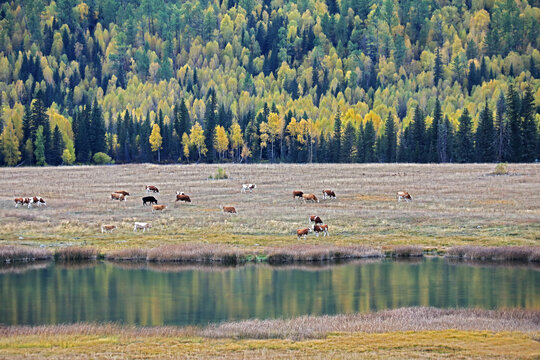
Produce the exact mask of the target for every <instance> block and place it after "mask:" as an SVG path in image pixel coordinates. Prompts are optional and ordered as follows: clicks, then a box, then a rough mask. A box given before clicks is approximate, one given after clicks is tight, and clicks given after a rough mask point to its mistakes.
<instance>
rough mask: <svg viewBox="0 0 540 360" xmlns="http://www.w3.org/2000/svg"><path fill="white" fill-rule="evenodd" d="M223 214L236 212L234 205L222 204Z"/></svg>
mask: <svg viewBox="0 0 540 360" xmlns="http://www.w3.org/2000/svg"><path fill="white" fill-rule="evenodd" d="M222 209H223V213H224V214H238V213H237V212H236V209H235V208H234V206H222Z"/></svg>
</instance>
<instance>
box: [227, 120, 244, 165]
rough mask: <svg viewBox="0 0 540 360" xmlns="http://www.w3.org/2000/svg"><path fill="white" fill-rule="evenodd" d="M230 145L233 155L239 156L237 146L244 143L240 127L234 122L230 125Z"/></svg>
mask: <svg viewBox="0 0 540 360" xmlns="http://www.w3.org/2000/svg"><path fill="white" fill-rule="evenodd" d="M230 132H231V147H232V150H233V157H239V155H240V154H239V151H238V150H239V148H240V146H242V145H244V137H243V136H242V128H241V127H240V125H239V124H238V123H237V122H235V123H233V124H232V125H231V130H230Z"/></svg>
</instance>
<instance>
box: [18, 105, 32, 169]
mask: <svg viewBox="0 0 540 360" xmlns="http://www.w3.org/2000/svg"><path fill="white" fill-rule="evenodd" d="M34 133H35V128H34V126H33V124H32V112H31V110H30V104H29V103H28V104H26V105H25V107H24V117H23V139H22V142H21V146H22V148H21V150H22V151H23V160H24V162H25V163H26V164H27V165H30V164H31V163H32V159H33V158H34V154H33V151H32V152H30V153H27V152H26V151H24V148H25V147H26V142H27V141H28V140H30V144H32V139H33V138H34ZM27 155H30V157H27Z"/></svg>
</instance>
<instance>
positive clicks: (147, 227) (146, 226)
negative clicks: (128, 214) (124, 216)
mask: <svg viewBox="0 0 540 360" xmlns="http://www.w3.org/2000/svg"><path fill="white" fill-rule="evenodd" d="M151 227H152V224H150V223H143V222H136V223H135V225H134V226H133V231H134V232H137V229H142V231H143V232H145V231H146V230H148V231H150V228H151Z"/></svg>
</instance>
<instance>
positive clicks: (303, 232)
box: [296, 229, 311, 239]
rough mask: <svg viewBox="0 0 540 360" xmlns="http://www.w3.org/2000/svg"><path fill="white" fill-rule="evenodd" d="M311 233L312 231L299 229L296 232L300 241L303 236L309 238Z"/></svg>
mask: <svg viewBox="0 0 540 360" xmlns="http://www.w3.org/2000/svg"><path fill="white" fill-rule="evenodd" d="M310 232H311V229H298V230H296V236H298V239H300V238H301V237H302V236H303V237H304V239H305V238H306V236H308V234H309V233H310Z"/></svg>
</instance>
